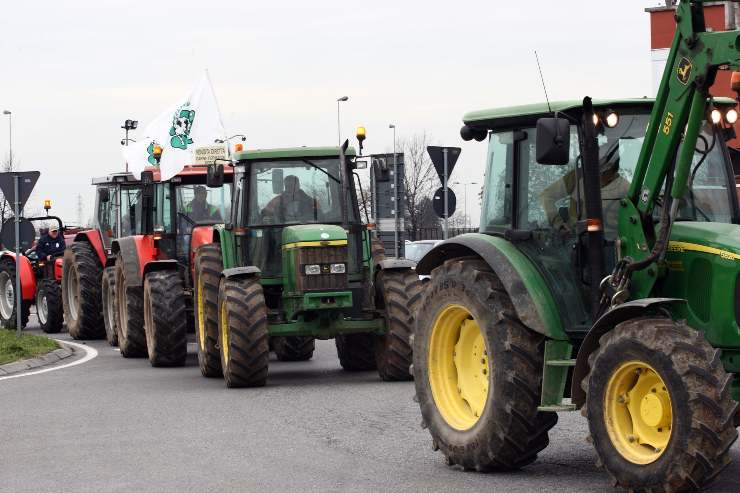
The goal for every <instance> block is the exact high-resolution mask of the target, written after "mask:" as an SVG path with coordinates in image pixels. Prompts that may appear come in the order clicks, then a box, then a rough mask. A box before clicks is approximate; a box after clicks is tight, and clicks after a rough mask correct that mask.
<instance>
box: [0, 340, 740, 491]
mask: <svg viewBox="0 0 740 493" xmlns="http://www.w3.org/2000/svg"><path fill="white" fill-rule="evenodd" d="M61 338H62V339H64V338H67V336H66V334H63V335H62V336H61ZM89 345H90V346H92V347H95V348H96V349H97V350H98V351H99V355H98V357H97V358H95V359H93V360H91V361H89V362H87V363H84V364H81V365H78V366H74V367H70V368H64V369H60V370H58V371H53V372H48V373H44V374H40V375H31V376H28V377H23V378H16V379H12V380H4V381H0V416H1V417H0V491H3V492H6V491H7V492H46V491H54V492H58V491H80V492H108V491H110V492H124V491H125V492H129V491H142V492H143V491H173V492H190V491H193V492H204V491H240V492H244V491H259V492H265V491H276V492H285V491H322V492H324V491H373V492H376V491H408V492H415V491H425V492H427V491H491V492H529V491H537V492H560V491H562V492H571V491H590V492H602V491H610V490H611V488H610V487H609V483H608V480H607V477H606V475H605V474H604V473H603V472H601V471H599V470H598V469H596V467H595V466H594V457H595V454H594V452H593V450H592V449H591V447H590V446H589V445H588V444H587V443H586V441H585V437H586V422H585V420H584V419H583V418H581V416H580V414H577V413H565V414H561V415H560V421H559V423H558V425H557V426H556V427H555V428H554V430H553V431H552V432H551V434H550V437H551V444H550V446H549V447H548V448H547V449H546V450H545V451H544V452H543V453H542V454H541V455H540V458H539V460H538V461H537V462H535V463H534V464H533V465H531V466H529V467H527V468H525V469H523V470H522V471H519V472H515V473H506V474H501V473H497V474H481V473H474V472H463V471H462V470H459V469H454V468H449V467H447V466H446V465H445V464H444V462H443V459H442V456H441V454H440V453H439V452H433V451H432V449H431V439H430V437H429V434H428V433H427V431H426V430H422V429H421V428H420V427H419V422H420V416H419V409H418V405H417V404H416V403H414V402H413V401H412V397H413V384H412V383H410V382H409V383H382V382H380V381H379V380H378V378H377V376H376V374H375V373H373V372H368V373H360V374H357V373H354V374H352V373H346V372H343V371H342V370H341V368H340V367H339V363H338V361H337V359H336V352H335V349H334V344H333V341H326V342H319V344H318V347H317V352H316V353H315V356H314V358H313V360H311V361H309V362H305V363H281V362H278V361H272V362H271V366H270V377H269V380H268V385H267V387H264V388H260V389H239V390H237V389H227V388H226V387H225V386H224V384H223V381H221V380H218V379H205V378H202V377H201V376H200V372H199V371H198V366H197V361H196V357H195V347H194V345H192V344H191V345H190V355H189V359H188V364H187V366H186V367H185V368H172V369H158V368H151V367H150V366H149V364H148V362H147V361H145V360H141V359H134V360H131V359H124V358H122V357H121V356H120V355H119V353H118V352H117V351H115V350H114V349H113V348H111V347H110V346H108V345H107V344H106V343H105V342H103V341H95V342H91V343H89ZM731 454H732V457H733V459H734V462H733V464H732V465H731V466H730V467H729V468H728V469H727V470H725V472H724V473H723V475H722V477H721V480H720V482H719V483H718V484H717V485H716V486H715V487H714V488H713V489H712V491H723V492H724V491H728V492H729V491H737V490H738V486H737V478H738V477H740V445H737V444H736V445H735V446H734V447H733V449H732V451H731Z"/></svg>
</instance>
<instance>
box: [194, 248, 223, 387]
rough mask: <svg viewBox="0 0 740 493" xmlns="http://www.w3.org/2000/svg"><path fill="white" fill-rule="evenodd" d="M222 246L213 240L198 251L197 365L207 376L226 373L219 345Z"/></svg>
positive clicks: (196, 293)
mask: <svg viewBox="0 0 740 493" xmlns="http://www.w3.org/2000/svg"><path fill="white" fill-rule="evenodd" d="M222 262H223V261H222V259H221V245H219V244H218V243H212V244H209V245H203V246H201V247H200V248H198V251H197V252H196V254H195V279H193V284H194V288H195V292H194V295H195V302H194V305H195V310H194V311H195V337H196V339H197V342H198V366H199V367H200V373H201V375H203V376H204V377H208V378H214V377H220V376H221V375H223V371H221V354H220V351H219V348H218V283H219V280H220V279H221V270H222V269H223V263H222Z"/></svg>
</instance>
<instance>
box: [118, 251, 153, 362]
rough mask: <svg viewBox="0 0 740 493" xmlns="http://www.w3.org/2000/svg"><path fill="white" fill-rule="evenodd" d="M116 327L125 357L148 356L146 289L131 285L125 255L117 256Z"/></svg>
mask: <svg viewBox="0 0 740 493" xmlns="http://www.w3.org/2000/svg"><path fill="white" fill-rule="evenodd" d="M115 295H116V301H115V303H114V305H115V309H116V327H117V328H118V347H119V348H120V350H121V356H123V357H124V358H141V357H144V356H147V350H146V334H145V333H144V289H143V288H142V287H141V286H129V285H128V283H127V282H126V270H125V269H124V267H123V257H122V256H121V255H119V256H118V258H116V290H115Z"/></svg>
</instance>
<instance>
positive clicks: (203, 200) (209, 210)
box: [184, 185, 221, 222]
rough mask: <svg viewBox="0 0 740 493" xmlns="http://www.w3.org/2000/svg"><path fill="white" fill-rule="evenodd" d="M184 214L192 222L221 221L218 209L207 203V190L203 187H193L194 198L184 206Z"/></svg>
mask: <svg viewBox="0 0 740 493" xmlns="http://www.w3.org/2000/svg"><path fill="white" fill-rule="evenodd" d="M184 213H185V215H186V216H188V217H189V218H190V219H192V220H193V221H194V222H198V221H221V213H220V212H219V211H218V208H216V207H214V206H212V205H211V204H209V203H208V190H206V187H204V186H203V185H198V186H196V187H195V196H194V197H193V200H192V201H190V203H189V204H188V205H186V206H185V211H184Z"/></svg>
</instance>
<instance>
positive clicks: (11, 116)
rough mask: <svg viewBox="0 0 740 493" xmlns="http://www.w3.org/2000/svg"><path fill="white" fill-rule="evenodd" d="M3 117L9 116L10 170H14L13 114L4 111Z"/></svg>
mask: <svg viewBox="0 0 740 493" xmlns="http://www.w3.org/2000/svg"><path fill="white" fill-rule="evenodd" d="M3 115H8V153H9V156H8V159H9V160H10V163H9V165H10V170H9V171H12V170H13V113H11V111H10V110H3Z"/></svg>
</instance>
